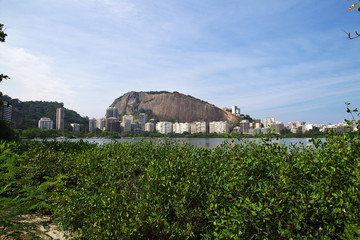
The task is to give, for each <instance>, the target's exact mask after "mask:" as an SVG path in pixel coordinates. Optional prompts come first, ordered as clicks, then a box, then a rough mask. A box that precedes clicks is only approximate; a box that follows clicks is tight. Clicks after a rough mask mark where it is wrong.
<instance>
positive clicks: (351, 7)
mask: <svg viewBox="0 0 360 240" xmlns="http://www.w3.org/2000/svg"><path fill="white" fill-rule="evenodd" d="M359 4H360V1H359V2H357V3H354V4H353V5H351V6H350V7H349V8H348V10H347V12H349V11H351V10H353V9H355V8H356V7H357V6H358V5H359ZM358 11H359V12H360V6H359V8H358ZM347 35H348V38H349V39H354V38H358V37H360V33H358V32H357V31H355V36H351V33H347Z"/></svg>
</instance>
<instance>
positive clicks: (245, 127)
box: [239, 120, 250, 133]
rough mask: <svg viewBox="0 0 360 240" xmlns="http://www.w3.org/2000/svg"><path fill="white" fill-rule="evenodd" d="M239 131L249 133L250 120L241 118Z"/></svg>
mask: <svg viewBox="0 0 360 240" xmlns="http://www.w3.org/2000/svg"><path fill="white" fill-rule="evenodd" d="M239 127H240V129H239V131H240V132H242V133H249V129H250V123H249V120H241V121H240V123H239Z"/></svg>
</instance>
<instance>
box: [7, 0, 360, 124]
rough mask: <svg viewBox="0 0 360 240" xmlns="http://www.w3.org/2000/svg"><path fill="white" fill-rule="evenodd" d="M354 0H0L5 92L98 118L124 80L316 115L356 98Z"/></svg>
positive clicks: (125, 85) (283, 117) (251, 110)
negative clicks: (246, 0)
mask: <svg viewBox="0 0 360 240" xmlns="http://www.w3.org/2000/svg"><path fill="white" fill-rule="evenodd" d="M351 4H352V2H351V1H337V0H330V1H327V2H326V6H324V4H323V3H321V2H313V1H310V0H305V1H304V0H302V1H300V0H294V1H291V2H289V1H285V0H280V1H277V2H275V3H271V4H269V2H268V1H257V2H251V3H250V2H249V3H240V2H238V1H227V2H221V3H219V2H217V1H211V0H204V1H198V2H193V1H188V0H185V1H172V2H162V1H159V2H156V3H148V2H146V1H143V0H134V1H127V0H121V1H114V0H89V1H76V2H74V1H68V0H65V1H58V0H55V1H51V2H45V1H43V0H34V1H25V0H18V1H0V6H1V8H0V23H2V24H4V30H5V32H6V33H7V34H8V36H7V38H6V42H5V43H1V44H0V69H1V73H4V74H6V75H9V76H10V77H11V79H10V80H5V81H3V82H1V87H2V92H3V93H4V94H7V95H9V96H11V97H14V98H19V99H21V100H22V101H30V100H34V101H36V100H44V101H58V102H64V103H65V104H66V106H67V107H68V108H69V109H73V110H75V111H77V112H78V113H79V114H80V115H81V116H89V117H95V118H100V117H102V116H103V114H104V109H106V108H107V107H108V106H109V105H110V104H111V103H112V102H113V101H114V99H116V98H117V97H119V96H121V95H123V94H124V93H126V92H128V91H132V90H134V91H162V90H165V91H169V92H173V91H178V92H181V93H184V94H188V95H191V96H194V97H196V98H198V99H201V100H204V101H207V102H209V103H211V104H214V105H215V106H218V107H219V108H223V107H231V106H232V105H236V106H239V108H240V109H241V112H242V113H245V114H248V115H250V116H252V117H254V118H259V119H263V118H265V117H274V118H275V119H277V120H279V121H282V122H284V123H287V122H290V121H296V120H302V121H306V122H311V123H314V124H320V123H323V124H326V123H338V122H342V120H343V119H345V118H350V116H348V114H347V113H346V106H345V102H350V103H352V105H351V106H354V107H359V103H360V94H359V92H360V81H359V78H360V69H359V68H358V66H357V65H358V62H359V60H360V57H359V56H358V55H357V54H356V51H357V48H358V46H359V39H355V40H349V39H347V34H346V32H355V31H356V30H358V31H359V30H360V27H359V25H358V24H357V23H358V21H359V18H360V14H359V12H358V11H350V12H346V9H347V8H348V7H349V6H350V5H351Z"/></svg>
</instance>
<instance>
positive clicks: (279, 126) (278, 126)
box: [269, 121, 284, 134]
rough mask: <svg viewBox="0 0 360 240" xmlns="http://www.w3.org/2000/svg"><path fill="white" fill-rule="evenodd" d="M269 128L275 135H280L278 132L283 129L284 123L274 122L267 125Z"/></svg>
mask: <svg viewBox="0 0 360 240" xmlns="http://www.w3.org/2000/svg"><path fill="white" fill-rule="evenodd" d="M269 127H270V128H272V129H274V133H275V134H280V131H281V130H283V129H284V123H282V122H279V121H276V122H272V123H270V124H269Z"/></svg>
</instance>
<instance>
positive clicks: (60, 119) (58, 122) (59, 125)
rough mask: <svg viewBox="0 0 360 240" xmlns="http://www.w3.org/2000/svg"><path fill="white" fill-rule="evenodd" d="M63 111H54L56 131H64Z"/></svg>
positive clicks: (61, 109)
mask: <svg viewBox="0 0 360 240" xmlns="http://www.w3.org/2000/svg"><path fill="white" fill-rule="evenodd" d="M64 115H65V110H64V108H57V109H56V129H57V130H64V117H65V116H64Z"/></svg>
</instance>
